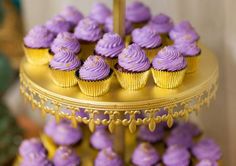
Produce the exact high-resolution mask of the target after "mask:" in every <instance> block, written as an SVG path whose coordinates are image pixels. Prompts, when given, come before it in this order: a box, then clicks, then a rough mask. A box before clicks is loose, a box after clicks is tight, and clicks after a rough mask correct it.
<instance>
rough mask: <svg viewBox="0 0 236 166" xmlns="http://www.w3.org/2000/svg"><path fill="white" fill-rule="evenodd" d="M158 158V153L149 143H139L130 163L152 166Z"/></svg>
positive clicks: (139, 165)
mask: <svg viewBox="0 0 236 166" xmlns="http://www.w3.org/2000/svg"><path fill="white" fill-rule="evenodd" d="M159 160H160V156H159V154H158V153H157V151H156V149H155V148H154V147H152V146H151V145H150V144H149V143H141V144H139V145H138V147H137V148H136V149H135V150H134V153H133V155H132V163H133V164H135V165H137V166H144V165H145V166H152V165H154V164H156V163H157V162H158V161H159Z"/></svg>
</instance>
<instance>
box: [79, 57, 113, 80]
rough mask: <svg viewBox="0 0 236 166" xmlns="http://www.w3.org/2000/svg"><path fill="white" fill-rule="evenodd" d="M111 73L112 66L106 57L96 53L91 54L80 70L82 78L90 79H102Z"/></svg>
mask: <svg viewBox="0 0 236 166" xmlns="http://www.w3.org/2000/svg"><path fill="white" fill-rule="evenodd" d="M109 74H110V68H109V66H108V64H107V63H106V62H105V60H104V58H102V57H100V56H96V55H91V56H89V57H88V58H87V60H86V61H85V62H84V65H83V66H82V67H81V68H80V70H79V76H80V78H81V79H83V80H88V81H89V80H90V81H96V80H102V79H105V78H106V77H108V76H109Z"/></svg>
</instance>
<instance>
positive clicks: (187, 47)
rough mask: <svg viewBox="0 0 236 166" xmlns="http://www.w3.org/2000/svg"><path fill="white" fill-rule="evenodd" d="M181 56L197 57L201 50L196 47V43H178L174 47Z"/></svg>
mask: <svg viewBox="0 0 236 166" xmlns="http://www.w3.org/2000/svg"><path fill="white" fill-rule="evenodd" d="M174 46H175V48H176V49H177V50H179V52H181V53H182V55H183V56H197V55H199V54H200V53H201V49H200V48H199V47H198V46H197V44H196V43H190V44H186V43H179V44H175V45H174Z"/></svg>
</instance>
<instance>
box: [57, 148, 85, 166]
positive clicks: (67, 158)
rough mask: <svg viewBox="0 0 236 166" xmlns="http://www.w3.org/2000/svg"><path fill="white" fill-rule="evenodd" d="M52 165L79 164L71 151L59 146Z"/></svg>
mask: <svg viewBox="0 0 236 166" xmlns="http://www.w3.org/2000/svg"><path fill="white" fill-rule="evenodd" d="M53 164H54V166H79V165H80V164H81V162H80V158H79V156H78V155H77V154H76V152H75V151H74V150H73V149H71V148H69V147H66V146H61V147H59V148H58V149H57V151H56V153H55V155H54V158H53Z"/></svg>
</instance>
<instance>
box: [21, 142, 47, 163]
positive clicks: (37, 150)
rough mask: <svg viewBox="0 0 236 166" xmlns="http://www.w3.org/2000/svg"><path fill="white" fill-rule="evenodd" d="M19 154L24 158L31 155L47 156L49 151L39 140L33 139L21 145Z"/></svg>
mask: <svg viewBox="0 0 236 166" xmlns="http://www.w3.org/2000/svg"><path fill="white" fill-rule="evenodd" d="M19 153H20V155H21V156H22V157H23V158H24V157H26V156H28V155H29V154H44V155H45V156H46V154H47V150H46V149H45V147H44V146H43V143H42V142H41V141H40V140H39V139H37V138H31V139H27V140H24V141H23V142H22V143H21V145H20V147H19Z"/></svg>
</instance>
